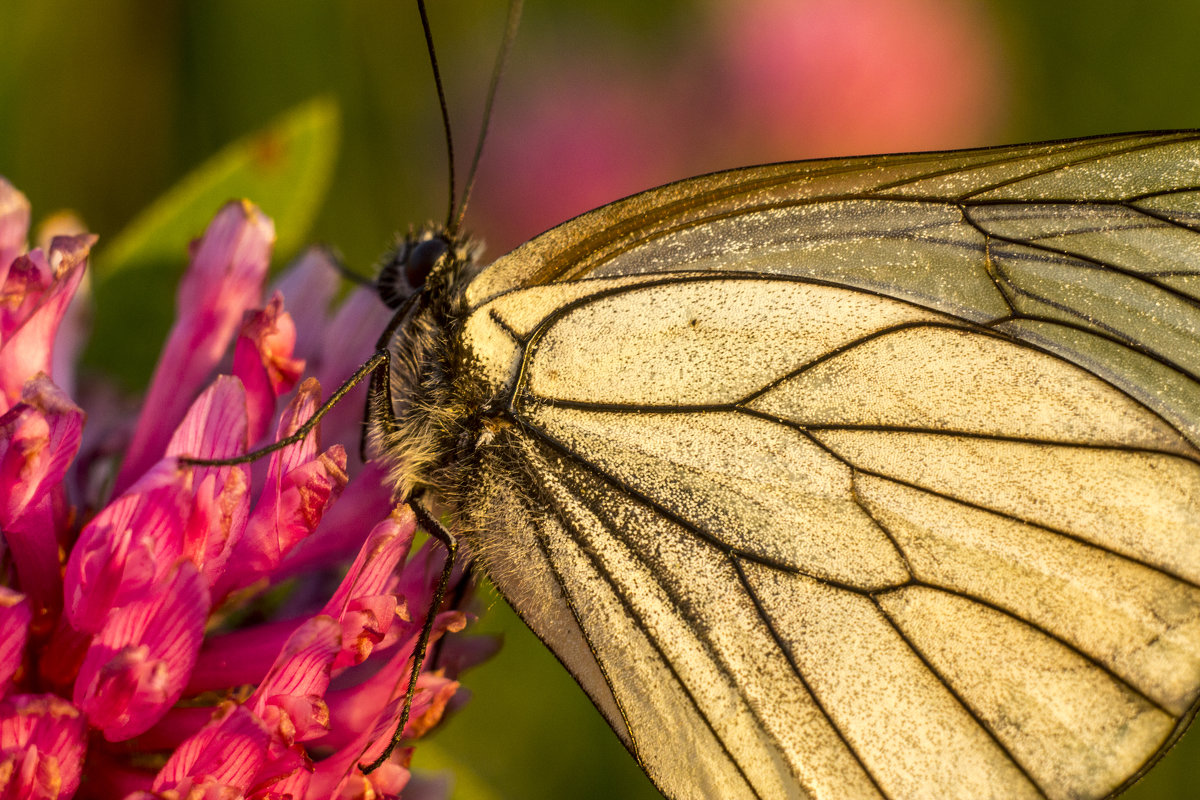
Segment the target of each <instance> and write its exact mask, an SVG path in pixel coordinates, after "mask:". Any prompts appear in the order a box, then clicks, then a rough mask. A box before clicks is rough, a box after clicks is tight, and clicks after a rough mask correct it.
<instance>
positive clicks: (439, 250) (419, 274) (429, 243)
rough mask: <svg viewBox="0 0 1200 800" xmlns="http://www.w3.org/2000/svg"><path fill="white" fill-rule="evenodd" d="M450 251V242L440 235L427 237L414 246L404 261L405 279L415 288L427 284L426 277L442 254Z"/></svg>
mask: <svg viewBox="0 0 1200 800" xmlns="http://www.w3.org/2000/svg"><path fill="white" fill-rule="evenodd" d="M448 252H450V243H449V242H447V241H446V240H445V239H443V238H441V237H440V236H435V237H434V238H432V239H426V240H425V241H423V242H418V243H417V244H416V245H415V246H413V248H412V250H411V251H410V252H409V254H408V258H407V259H405V262H404V279H405V280H406V281H408V285H409V286H411V287H412V288H413V289H419V288H420V287H422V286H424V285H425V279H426V278H428V277H429V273H430V272H433V268H434V267H435V266H437V263H438V261H440V260H441V258H442V256H444V255H445V254H446V253H448Z"/></svg>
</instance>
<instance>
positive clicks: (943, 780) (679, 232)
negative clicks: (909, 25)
mask: <svg viewBox="0 0 1200 800" xmlns="http://www.w3.org/2000/svg"><path fill="white" fill-rule="evenodd" d="M1197 184H1200V136H1197V135H1196V134H1194V133H1179V134H1140V135H1132V136H1128V137H1104V138H1098V139H1091V140H1079V141H1075V142H1058V143H1048V144H1041V145H1027V146H1020V147H1013V148H996V149H991V150H978V151H962V152H956V153H940V154H914V155H907V156H887V157H880V158H877V159H842V160H829V161H819V162H807V163H797V164H782V165H772V166H766V167H757V168H751V169H748V170H736V171H731V172H726V173H717V174H714V175H709V176H703V177H700V178H695V179H691V180H689V181H684V182H681V183H678V184H672V185H670V186H666V187H662V188H660V189H656V190H652V191H650V192H647V193H643V194H642V195H636V196H634V197H631V198H627V199H626V200H622V201H618V202H617V203H613V204H611V205H608V206H605V207H603V208H601V209H598V210H596V211H593V212H591V213H589V214H586V215H584V216H582V217H579V218H577V219H575V220H572V221H570V222H568V223H565V224H564V225H562V226H560V227H558V228H555V229H553V230H551V231H549V232H547V233H546V234H543V235H542V236H540V237H538V238H536V239H534V240H532V241H530V242H529V243H527V244H525V245H523V246H522V247H520V248H518V249H517V250H515V251H513V252H512V253H510V254H509V255H507V256H504V257H503V258H501V259H499V260H497V261H496V262H494V263H493V264H491V265H489V266H487V267H483V268H481V267H479V266H477V265H476V264H475V262H474V260H473V258H472V257H471V256H470V248H469V247H467V246H466V245H464V244H462V243H458V242H452V241H449V240H445V246H444V248H442V251H440V252H439V259H438V261H437V263H436V265H434V266H433V267H432V268H431V269H430V270H428V272H429V275H428V279H427V280H426V282H425V283H424V285H423V286H420V287H418V286H417V285H416V281H415V280H414V281H413V286H412V287H411V290H410V291H409V292H408V298H407V299H408V301H409V305H407V306H405V311H404V312H402V315H401V316H402V318H401V319H399V320H398V322H399V323H400V324H398V327H397V328H396V330H395V333H394V335H393V336H392V337H391V338H390V345H389V346H390V350H391V354H392V373H391V384H392V393H391V396H390V398H389V400H390V403H391V408H390V409H386V411H387V412H389V413H384V410H381V409H376V410H375V412H374V413H373V414H372V424H373V427H374V435H375V437H376V444H377V448H378V450H379V451H380V452H382V453H384V454H385V457H386V458H387V459H388V460H389V461H390V463H391V464H392V465H393V478H394V480H395V482H396V485H397V486H398V488H399V491H400V493H401V494H402V495H404V496H408V495H409V494H410V493H411V492H413V491H414V490H423V489H428V490H431V491H432V493H433V494H434V495H435V497H436V498H437V499H438V500H440V501H441V502H444V503H445V504H446V505H447V507H448V509H449V511H450V513H451V519H452V520H453V523H454V527H455V529H456V532H458V533H459V534H460V535H461V537H462V541H463V543H464V545H465V546H466V547H467V549H468V550H469V551H470V552H471V553H472V555H473V556H474V557H475V558H476V559H477V561H478V563H479V564H480V565H481V566H482V568H483V569H484V571H485V572H486V573H487V574H488V575H489V576H490V577H491V579H492V580H493V582H494V583H495V585H496V586H497V588H498V589H499V591H500V592H501V593H502V594H503V595H504V596H505V598H506V599H507V600H508V601H509V603H510V604H512V605H513V607H514V608H515V609H516V610H517V612H518V613H519V614H520V615H521V617H522V618H523V619H524V620H525V621H526V623H527V624H529V626H530V627H531V628H532V629H533V630H534V631H535V633H537V634H538V636H539V637H540V638H541V639H542V640H543V641H544V642H546V644H547V645H548V646H550V648H551V649H552V650H553V651H554V652H555V654H556V655H557V656H558V658H559V659H560V660H561V661H562V662H563V663H564V664H565V665H566V666H567V667H568V669H570V671H571V672H572V674H573V675H574V676H575V677H576V679H577V680H578V681H579V682H580V684H581V685H582V686H583V687H584V689H585V690H586V691H587V692H588V694H589V696H590V697H591V698H592V700H593V702H594V703H595V704H596V706H597V708H598V709H599V710H600V711H601V713H602V714H603V715H604V716H605V717H606V719H607V720H608V722H609V723H610V724H611V725H612V727H613V728H614V730H615V731H616V732H617V734H618V736H619V737H620V738H621V740H622V741H623V742H624V743H625V745H626V747H627V748H628V749H629V750H630V751H631V753H633V754H634V756H635V757H636V758H638V760H639V762H640V763H641V764H642V765H643V767H644V768H645V769H646V771H647V773H648V774H649V775H650V777H651V778H652V779H653V780H654V781H655V783H656V784H657V785H658V786H659V788H660V789H661V790H662V791H663V792H664V793H665V794H667V795H668V796H669V797H672V798H691V797H721V798H735V797H746V798H776V797H781V798H782V797H796V798H805V797H813V798H818V797H820V798H825V797H828V798H851V797H888V798H919V797H931V798H950V797H962V798H982V797H996V798H1010V797H1051V798H1059V797H1063V798H1067V797H1106V796H1110V795H1111V794H1113V793H1115V792H1119V791H1120V790H1121V789H1122V788H1123V787H1124V786H1126V785H1128V783H1130V782H1131V781H1132V780H1134V779H1136V777H1137V776H1138V775H1140V774H1141V773H1142V772H1143V771H1144V770H1145V769H1147V768H1148V766H1149V765H1150V764H1152V763H1153V761H1154V760H1155V759H1156V758H1157V757H1158V756H1159V755H1160V754H1161V753H1162V752H1163V751H1164V750H1165V749H1166V748H1167V747H1168V746H1169V745H1170V744H1171V743H1172V742H1173V741H1174V739H1175V738H1176V737H1177V736H1178V735H1179V734H1180V733H1181V732H1182V731H1183V729H1184V728H1185V727H1186V723H1187V722H1188V721H1190V719H1191V717H1192V716H1193V715H1194V713H1195V710H1196V707H1197V698H1198V697H1200V450H1198V449H1197V445H1198V443H1200V385H1198V384H1200V378H1198V377H1197V376H1200V364H1193V360H1194V359H1196V358H1197V355H1196V354H1197V353H1200V347H1197V345H1198V344H1200V307H1198V302H1200V301H1198V300H1197V299H1196V298H1197V297H1200V294H1198V292H1200V236H1198V235H1197V233H1198V232H1200V200H1197V197H1200V191H1198V190H1197V189H1196V186H1197ZM438 235H442V234H436V233H431V234H429V236H430V237H436V236H438ZM418 272H420V271H418ZM418 277H421V278H423V277H424V275H418ZM402 294H403V293H402ZM389 418H390V419H392V420H393V421H392V422H389V423H388V424H387V425H385V424H384V422H383V421H384V420H387V419H389Z"/></svg>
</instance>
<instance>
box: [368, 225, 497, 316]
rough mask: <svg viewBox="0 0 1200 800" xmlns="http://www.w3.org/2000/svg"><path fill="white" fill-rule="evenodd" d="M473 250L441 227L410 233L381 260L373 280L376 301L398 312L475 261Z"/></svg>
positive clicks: (469, 242) (468, 244) (463, 239)
mask: <svg viewBox="0 0 1200 800" xmlns="http://www.w3.org/2000/svg"><path fill="white" fill-rule="evenodd" d="M477 249H478V248H477V247H476V246H475V244H474V243H473V242H472V241H471V240H470V239H468V238H466V237H462V236H457V235H454V234H451V233H450V232H449V231H447V230H446V228H445V227H444V226H442V225H437V224H434V223H427V224H425V225H424V226H422V227H421V228H419V229H415V230H410V231H409V232H408V234H407V235H405V236H404V237H403V238H402V239H400V240H399V241H398V242H397V243H396V246H395V247H394V248H392V250H391V251H390V252H389V253H388V255H387V256H386V257H385V259H384V261H383V266H382V267H381V268H380V270H379V275H378V277H377V278H376V279H375V285H376V288H377V289H378V291H379V297H380V299H381V300H383V302H384V304H385V305H387V307H388V308H392V309H398V308H400V307H401V306H403V305H404V304H405V303H407V302H409V300H411V299H412V298H413V297H414V296H416V295H417V294H419V293H420V292H422V291H423V290H431V289H433V288H434V287H437V286H446V285H448V284H450V283H453V282H454V279H455V277H456V276H457V275H458V273H459V272H460V271H461V270H462V267H463V266H464V265H467V264H472V263H474V262H475V260H476V259H475V255H476V251H477Z"/></svg>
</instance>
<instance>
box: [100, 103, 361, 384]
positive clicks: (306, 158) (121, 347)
mask: <svg viewBox="0 0 1200 800" xmlns="http://www.w3.org/2000/svg"><path fill="white" fill-rule="evenodd" d="M338 128H339V114H338V108H337V104H336V103H335V102H334V101H333V100H332V99H330V98H326V97H318V98H315V99H313V100H310V101H308V102H306V103H304V104H302V105H300V106H297V107H296V108H294V109H292V110H291V111H289V112H288V113H286V114H284V115H283V116H281V117H280V118H278V119H276V120H275V121H274V122H272V123H271V124H270V125H269V126H267V127H266V128H264V129H263V130H261V131H258V132H256V133H254V134H251V135H249V136H245V137H243V138H241V139H239V140H237V141H236V142H234V143H232V144H230V145H228V146H227V147H225V148H224V149H223V150H221V151H220V152H219V153H217V154H216V155H214V156H213V157H212V158H210V159H208V161H206V162H205V163H203V164H201V165H200V166H199V167H197V168H196V169H194V170H193V171H192V172H190V173H189V174H188V175H186V176H185V177H184V178H183V179H182V180H180V181H179V183H177V184H176V185H175V186H174V187H172V188H171V189H169V190H167V191H166V192H165V193H164V194H163V195H162V196H161V197H159V198H158V199H157V200H155V201H154V202H153V203H151V204H150V205H149V206H148V207H147V208H146V209H145V210H144V211H143V212H142V213H140V214H139V215H138V216H137V217H135V218H134V219H133V221H131V222H130V223H129V224H128V225H127V226H126V227H125V229H124V230H123V231H121V233H119V234H117V236H116V237H115V238H113V239H112V240H111V241H110V242H108V243H107V244H105V243H103V242H101V244H100V246H99V247H98V248H97V250H96V252H95V256H94V258H93V259H92V270H93V271H92V277H93V281H94V287H95V296H96V324H95V330H94V332H93V336H92V339H91V345H90V348H89V350H88V352H87V353H86V354H85V356H84V361H85V363H86V364H88V365H90V366H96V367H101V368H103V369H104V371H105V372H108V373H110V374H112V375H115V376H117V377H118V379H120V380H121V381H122V382H123V383H124V384H125V385H126V386H127V387H128V388H135V387H140V386H143V385H145V383H146V382H147V381H148V379H149V376H150V371H151V369H152V367H153V365H154V362H155V360H156V359H157V357H158V353H159V349H160V348H161V346H162V342H163V339H164V337H165V335H166V332H167V330H168V329H169V327H170V324H171V320H172V318H173V316H174V299H173V298H174V296H175V284H176V283H177V282H178V281H179V277H180V276H181V275H182V274H183V270H184V267H185V266H186V263H187V252H188V243H189V242H190V241H191V240H192V239H194V238H196V237H197V236H199V235H200V234H201V233H203V232H204V228H205V227H206V226H207V225H208V223H209V221H210V220H211V219H212V218H213V215H214V214H216V212H217V210H218V209H219V208H220V207H221V206H222V205H224V204H225V203H226V202H228V201H230V200H234V199H238V198H246V199H248V200H250V201H251V202H253V203H254V204H255V205H257V206H258V207H259V208H261V209H262V210H263V211H264V212H265V213H266V214H267V215H268V216H270V217H271V218H272V219H273V220H274V221H275V231H276V236H277V240H276V245H275V254H276V256H285V257H286V256H290V255H292V254H293V253H295V252H296V251H297V250H298V249H299V247H300V246H301V245H302V244H303V243H304V242H305V241H306V239H307V236H308V231H309V228H310V226H311V225H312V222H313V219H314V218H315V217H316V214H317V211H318V210H319V209H320V205H321V201H322V199H323V198H324V196H325V193H326V191H327V189H328V188H329V183H330V179H331V178H332V175H333V166H334V162H335V160H336V156H337V143H338Z"/></svg>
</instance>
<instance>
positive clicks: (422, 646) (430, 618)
mask: <svg viewBox="0 0 1200 800" xmlns="http://www.w3.org/2000/svg"><path fill="white" fill-rule="evenodd" d="M407 503H408V507H409V508H411V509H412V510H413V514H415V515H416V517H417V522H418V524H420V526H421V527H422V528H423V529H424V530H425V531H426V532H427V533H429V535H430V536H432V537H433V538H435V539H437V540H438V541H439V542H441V543H442V545H443V546H444V547H445V548H446V560H445V562H444V563H443V564H442V574H441V576H440V577H439V578H438V584H437V588H436V589H435V590H434V593H433V599H432V601H430V603H429V611H428V612H427V613H426V614H425V624H424V625H423V626H422V627H421V634H420V636H419V637H417V645H416V647H415V648H414V649H413V661H412V671H411V672H410V673H409V676H408V688H407V689H406V690H405V692H404V707H403V709H402V710H401V712H400V721H399V722H398V723H397V724H396V730H395V732H394V733H393V734H392V740H391V741H390V742H389V743H388V746H387V747H386V748H384V750H383V752H382V753H380V754H379V757H378V758H376V759H375V760H374V761H372V762H371V763H370V764H367V765H363V764H359V765H358V768H359V769H360V770H362V771H363V772H364V773H370V772H372V771H374V770H376V769H378V768H379V766H380V765H381V764H383V762H384V761H387V759H388V756H390V755H391V754H392V751H393V750H395V749H396V746H397V745H398V744H400V740H401V739H402V738H404V726H405V725H407V724H408V716H409V713H410V712H411V711H412V702H413V696H414V695H415V694H416V692H417V678H418V677H419V676H420V674H421V665H422V664H423V663H424V661H425V651H426V650H427V649H428V648H429V639H430V637H431V636H432V635H433V622H434V620H435V619H436V618H437V614H438V610H439V609H440V608H441V607H442V600H443V599H444V598H445V597H446V588H447V587H448V586H449V585H450V574H451V573H452V572H453V571H454V560H455V556H456V555H457V554H458V542H457V541H455V539H454V536H453V534H451V533H450V531H449V530H447V529H446V527H445V526H444V525H442V523H441V522H439V521H438V520H437V518H436V517H435V516H434V515H433V513H432V512H430V510H429V509H428V508H426V507H425V506H424V504H422V503H421V501H420V500H419V499H416V498H410V499H409V500H408V501H407Z"/></svg>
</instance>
